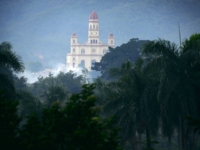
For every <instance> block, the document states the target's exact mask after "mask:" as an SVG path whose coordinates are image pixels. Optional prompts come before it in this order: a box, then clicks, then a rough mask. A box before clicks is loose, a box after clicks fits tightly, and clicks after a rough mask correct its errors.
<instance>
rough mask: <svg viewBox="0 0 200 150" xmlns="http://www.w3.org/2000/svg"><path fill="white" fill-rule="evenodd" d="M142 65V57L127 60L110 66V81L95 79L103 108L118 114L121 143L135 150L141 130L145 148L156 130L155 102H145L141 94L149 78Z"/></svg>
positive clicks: (105, 110)
mask: <svg viewBox="0 0 200 150" xmlns="http://www.w3.org/2000/svg"><path fill="white" fill-rule="evenodd" d="M142 66H143V60H142V59H141V58H139V59H138V60H137V61H136V63H135V64H134V65H132V64H131V62H130V61H128V62H126V63H124V64H122V66H121V68H113V69H110V71H109V73H110V76H111V77H112V81H110V82H108V83H106V84H105V83H104V82H102V81H101V80H100V79H98V80H96V90H97V92H96V93H97V95H98V97H99V99H103V102H102V104H103V110H104V112H106V114H107V115H108V114H111V115H116V116H117V120H118V126H119V127H120V128H121V140H122V143H123V144H124V143H130V144H129V145H130V146H131V147H132V148H133V147H135V148H136V149H138V150H140V149H141V134H142V133H144V132H145V134H146V139H147V148H151V139H150V135H151V134H155V133H156V132H157V130H158V121H157V120H158V114H159V111H158V109H157V108H158V106H157V103H156V102H155V103H153V102H152V101H151V103H147V102H145V101H146V100H147V97H144V92H145V93H147V91H148V90H147V89H145V87H146V84H147V83H148V82H147V80H146V79H145V78H146V77H144V75H143V71H142V70H143V69H142ZM154 97H155V96H154ZM150 98H152V97H149V99H150ZM151 100H154V101H155V99H153V98H152V99H151ZM147 101H149V100H147ZM152 108H153V109H152ZM148 109H151V110H154V111H151V112H153V113H149V112H148Z"/></svg>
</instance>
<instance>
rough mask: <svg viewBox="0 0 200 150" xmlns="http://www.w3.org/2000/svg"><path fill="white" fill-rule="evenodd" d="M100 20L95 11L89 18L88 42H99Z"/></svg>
mask: <svg viewBox="0 0 200 150" xmlns="http://www.w3.org/2000/svg"><path fill="white" fill-rule="evenodd" d="M99 43H100V41H99V20H98V16H97V13H96V12H95V11H93V12H92V13H91V14H90V18H89V27H88V44H99Z"/></svg>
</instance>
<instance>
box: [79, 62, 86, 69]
mask: <svg viewBox="0 0 200 150" xmlns="http://www.w3.org/2000/svg"><path fill="white" fill-rule="evenodd" d="M80 67H81V68H85V60H81V63H80Z"/></svg>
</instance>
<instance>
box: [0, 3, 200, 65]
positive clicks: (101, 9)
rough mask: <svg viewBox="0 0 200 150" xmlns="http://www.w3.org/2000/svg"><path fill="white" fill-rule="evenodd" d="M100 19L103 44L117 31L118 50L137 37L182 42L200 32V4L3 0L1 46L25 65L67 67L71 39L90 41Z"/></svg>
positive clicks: (1, 4) (0, 27)
mask: <svg viewBox="0 0 200 150" xmlns="http://www.w3.org/2000/svg"><path fill="white" fill-rule="evenodd" d="M93 10H95V11H96V12H97V14H98V16H99V23H100V25H99V26H100V40H101V41H102V42H103V43H106V42H107V37H108V35H109V34H110V33H113V34H114V36H115V39H116V46H120V45H121V44H123V43H127V42H128V41H129V40H130V39H131V38H139V39H148V40H154V39H157V38H164V39H167V40H170V41H172V42H178V23H180V27H181V35H182V39H185V38H188V37H189V36H190V35H191V34H193V33H200V0H0V42H3V41H8V42H10V43H11V44H12V45H13V50H14V51H16V52H17V53H18V54H20V55H21V56H22V58H23V60H24V61H25V62H28V61H41V62H42V63H43V64H49V65H52V64H55V63H56V62H57V63H65V59H66V53H68V52H69V50H70V36H71V34H72V33H73V32H76V33H77V35H78V37H79V42H80V43H85V42H86V41H87V34H88V32H87V29H88V20H89V15H90V13H91V12H92V11H93Z"/></svg>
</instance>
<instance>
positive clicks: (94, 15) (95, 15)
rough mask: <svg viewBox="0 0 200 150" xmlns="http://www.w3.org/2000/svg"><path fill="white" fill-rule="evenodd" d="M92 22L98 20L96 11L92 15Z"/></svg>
mask: <svg viewBox="0 0 200 150" xmlns="http://www.w3.org/2000/svg"><path fill="white" fill-rule="evenodd" d="M90 20H98V15H97V13H96V12H95V11H93V12H92V13H91V14H90Z"/></svg>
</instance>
